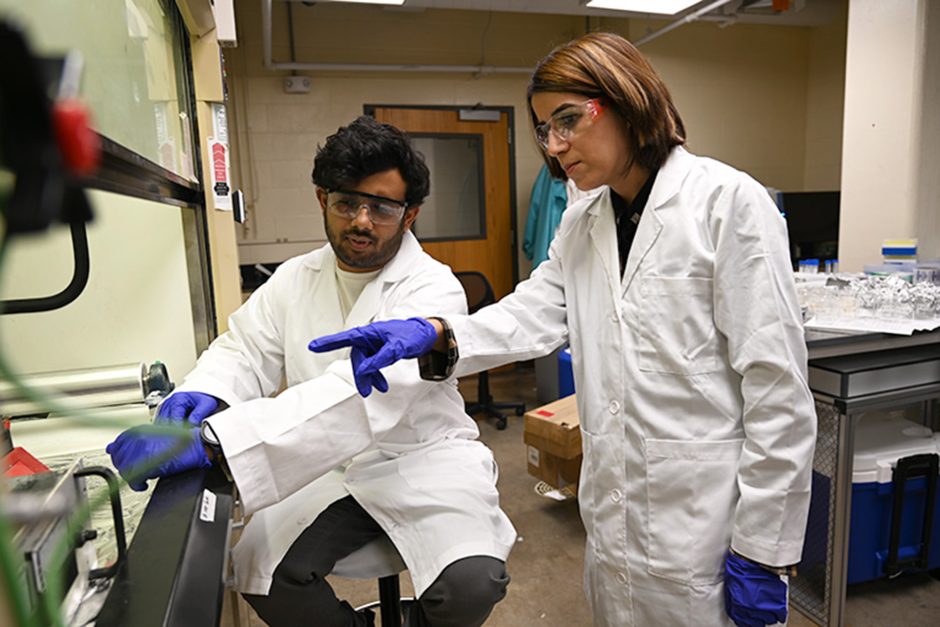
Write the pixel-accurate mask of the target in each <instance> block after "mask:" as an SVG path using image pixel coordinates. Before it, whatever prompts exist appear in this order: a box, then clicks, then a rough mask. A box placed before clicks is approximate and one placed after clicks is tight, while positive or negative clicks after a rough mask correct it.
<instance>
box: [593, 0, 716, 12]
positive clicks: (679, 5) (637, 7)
mask: <svg viewBox="0 0 940 627" xmlns="http://www.w3.org/2000/svg"><path fill="white" fill-rule="evenodd" d="M698 1H699V0H589V1H588V3H587V5H586V6H588V7H590V8H592V9H613V10H614V11H633V12H634V13H660V14H662V15H675V14H676V13H678V12H679V11H682V10H683V9H688V8H689V7H690V6H692V5H693V4H696V3H697V2H698Z"/></svg>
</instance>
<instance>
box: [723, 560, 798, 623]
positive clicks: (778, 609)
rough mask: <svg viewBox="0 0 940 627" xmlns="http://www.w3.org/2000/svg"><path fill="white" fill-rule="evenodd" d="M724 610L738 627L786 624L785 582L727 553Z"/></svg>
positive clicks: (749, 562) (750, 562)
mask: <svg viewBox="0 0 940 627" xmlns="http://www.w3.org/2000/svg"><path fill="white" fill-rule="evenodd" d="M725 609H726V610H727V612H728V616H729V617H730V618H731V620H733V621H734V624H735V625H738V627H764V626H765V625H775V624H777V623H785V622H786V621H787V582H786V580H785V579H783V578H782V577H781V576H780V575H778V574H776V573H772V572H770V571H769V570H767V569H765V568H762V567H761V566H760V565H759V564H755V563H754V562H752V561H750V560H747V559H744V558H743V557H739V556H737V555H735V554H733V553H728V557H727V558H726V559H725Z"/></svg>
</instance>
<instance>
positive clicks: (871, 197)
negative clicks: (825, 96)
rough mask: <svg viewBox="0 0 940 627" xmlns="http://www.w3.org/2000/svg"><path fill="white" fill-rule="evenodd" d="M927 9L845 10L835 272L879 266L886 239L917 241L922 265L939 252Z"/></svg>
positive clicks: (925, 2)
mask: <svg viewBox="0 0 940 627" xmlns="http://www.w3.org/2000/svg"><path fill="white" fill-rule="evenodd" d="M931 4H934V6H933V7H930V5H931ZM935 4H936V3H932V2H930V1H929V0H916V1H911V0H851V2H850V4H849V13H848V36H847V37H848V38H847V42H848V43H847V54H846V70H845V73H846V86H845V113H844V131H843V149H842V158H843V167H842V183H841V186H842V211H841V216H840V225H839V242H840V250H839V257H840V264H841V267H842V269H844V270H849V271H857V270H861V269H862V266H863V265H864V264H866V263H872V262H878V261H880V259H881V243H882V241H883V240H884V239H886V238H909V237H918V236H919V237H920V239H921V241H922V242H921V250H920V251H919V252H920V253H921V256H922V258H923V257H935V256H937V255H938V253H940V250H938V246H937V244H938V237H940V236H938V235H937V218H936V211H937V199H938V197H940V194H938V191H940V189H938V183H937V178H938V177H937V173H936V163H937V154H936V153H937V150H938V147H937V142H938V140H940V124H938V122H937V121H936V119H935V118H936V103H937V88H938V85H937V83H938V80H940V79H938V78H937V76H936V74H937V72H938V70H940V60H938V46H940V41H937V39H938V35H937V34H936V33H930V30H929V28H928V22H927V18H928V17H930V18H931V21H930V26H932V27H933V30H934V31H936V30H937V29H936V26H937V17H938V14H937V8H936V6H935ZM928 50H929V52H930V54H929V55H928V54H927V51H928Z"/></svg>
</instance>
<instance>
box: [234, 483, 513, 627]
mask: <svg viewBox="0 0 940 627" xmlns="http://www.w3.org/2000/svg"><path fill="white" fill-rule="evenodd" d="M384 534H385V532H384V531H382V528H381V527H379V525H378V523H376V522H375V520H374V519H373V518H372V517H371V516H370V515H369V514H368V512H366V511H365V510H364V509H362V507H361V506H360V505H359V503H357V502H356V501H355V499H353V498H352V497H351V496H347V497H346V498H343V499H340V500H339V501H336V502H335V503H333V504H332V505H330V506H329V507H328V508H326V509H325V510H324V511H323V512H322V513H321V514H320V515H319V516H317V519H316V520H314V521H313V523H312V524H311V525H310V526H309V527H307V528H306V529H305V530H304V532H303V533H301V534H300V537H298V538H297V540H295V541H294V543H293V544H292V545H291V547H290V549H288V551H287V554H286V555H285V556H284V559H283V560H281V563H280V564H278V566H277V568H276V569H275V570H274V576H273V580H272V582H271V589H270V590H269V591H268V594H267V596H262V595H255V594H245V595H243V596H244V597H245V600H247V601H248V603H250V604H251V606H252V607H253V608H254V609H255V611H256V612H257V613H258V616H260V617H261V618H262V619H263V620H264V621H265V622H266V623H267V624H269V625H272V626H273V627H287V626H293V625H297V626H303V627H367V626H369V625H372V617H371V615H369V614H367V613H358V612H356V611H355V610H353V608H352V607H351V606H350V605H349V604H348V603H346V602H345V601H340V600H339V599H337V598H336V594H335V593H334V592H333V588H332V587H330V585H329V584H328V583H327V582H326V576H327V575H328V574H329V573H330V572H331V571H332V570H333V566H334V565H335V564H336V562H338V561H339V560H341V559H342V558H344V557H346V556H347V555H349V554H350V553H352V552H353V551H356V550H357V549H359V548H361V547H363V546H365V545H366V544H368V543H369V542H371V541H372V540H375V539H376V538H378V537H380V536H382V535H384ZM508 584H509V575H508V574H507V572H506V564H505V563H504V562H503V561H502V560H499V559H496V558H495V557H488V556H476V557H467V558H464V559H461V560H457V561H456V562H453V563H451V564H450V565H449V566H447V568H445V569H444V570H443V572H441V574H440V576H439V577H438V578H437V579H436V580H434V583H432V584H431V585H430V587H428V589H427V590H425V591H424V594H422V595H421V598H419V599H418V601H417V602H416V603H415V604H414V605H413V606H412V607H410V608H408V610H407V611H406V612H405V614H406V619H407V623H406V624H407V625H408V627H479V625H482V624H483V622H484V621H485V620H486V618H487V617H488V616H489V615H490V612H491V611H492V610H493V606H495V605H496V604H497V603H498V602H499V601H501V600H502V599H503V597H504V596H506V586H507V585H508Z"/></svg>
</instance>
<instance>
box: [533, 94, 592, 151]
mask: <svg viewBox="0 0 940 627" xmlns="http://www.w3.org/2000/svg"><path fill="white" fill-rule="evenodd" d="M604 109H606V107H605V106H604V103H603V102H601V99H600V98H591V99H590V100H585V101H584V102H582V103H581V104H576V105H571V106H569V107H565V108H564V109H562V110H561V111H557V112H556V113H555V114H554V115H552V117H551V118H550V119H549V120H548V121H547V122H542V123H541V124H538V125H536V127H535V139H536V140H537V141H538V142H539V145H540V146H542V148H544V149H545V150H548V140H549V135H554V136H555V138H556V139H557V140H558V141H563V142H566V141H568V140H570V139H571V138H572V137H574V136H575V135H577V134H578V133H580V132H582V131H584V130H585V129H586V128H588V127H589V126H591V124H593V123H594V120H596V119H597V116H599V115H600V114H601V113H602V112H603V111H604Z"/></svg>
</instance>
